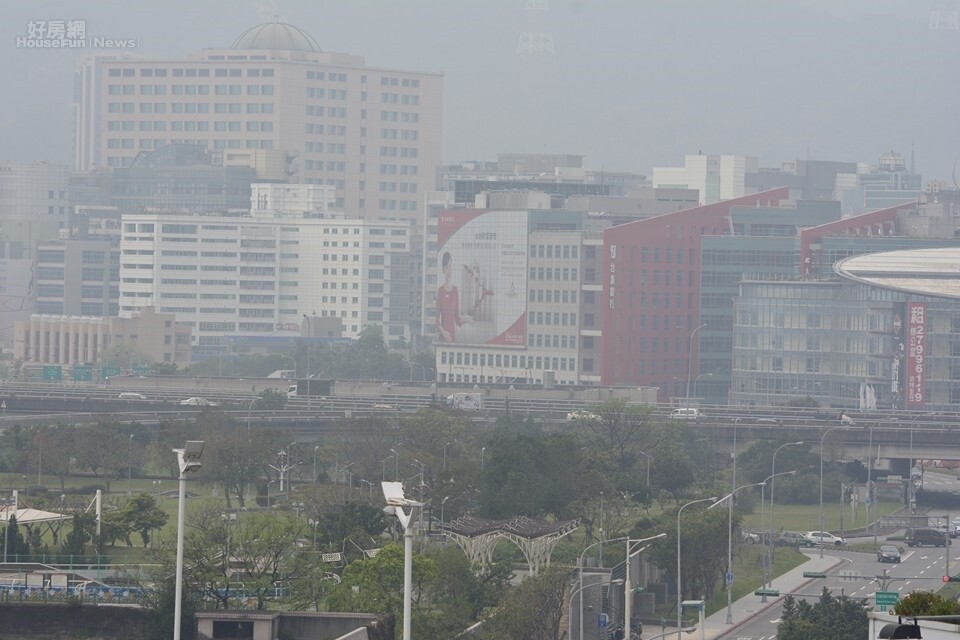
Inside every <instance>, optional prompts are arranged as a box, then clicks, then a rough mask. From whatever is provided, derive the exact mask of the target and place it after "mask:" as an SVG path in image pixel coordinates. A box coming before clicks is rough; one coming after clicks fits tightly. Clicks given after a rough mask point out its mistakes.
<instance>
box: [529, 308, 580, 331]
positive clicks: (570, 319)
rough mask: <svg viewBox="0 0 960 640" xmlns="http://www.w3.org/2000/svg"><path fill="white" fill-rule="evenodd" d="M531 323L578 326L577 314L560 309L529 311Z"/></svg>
mask: <svg viewBox="0 0 960 640" xmlns="http://www.w3.org/2000/svg"><path fill="white" fill-rule="evenodd" d="M527 317H528V318H529V319H530V324H531V325H554V326H559V327H575V326H577V314H575V313H567V312H560V311H553V312H550V311H530V312H528V313H527Z"/></svg>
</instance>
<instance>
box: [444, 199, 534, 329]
mask: <svg viewBox="0 0 960 640" xmlns="http://www.w3.org/2000/svg"><path fill="white" fill-rule="evenodd" d="M437 237H438V241H439V242H438V244H439V249H438V251H437V274H438V276H437V279H438V281H439V285H438V288H437V340H438V341H439V342H442V343H458V344H475V345H478V344H496V345H504V346H514V347H522V346H524V345H525V344H526V332H527V212H526V211H469V212H443V213H441V214H440V220H439V225H438V229H437Z"/></svg>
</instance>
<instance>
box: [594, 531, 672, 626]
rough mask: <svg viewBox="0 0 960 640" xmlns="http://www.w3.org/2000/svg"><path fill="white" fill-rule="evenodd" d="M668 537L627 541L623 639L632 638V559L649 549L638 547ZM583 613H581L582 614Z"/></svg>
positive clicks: (624, 570)
mask: <svg viewBox="0 0 960 640" xmlns="http://www.w3.org/2000/svg"><path fill="white" fill-rule="evenodd" d="M666 537H667V534H665V533H658V534H657V535H655V536H650V537H649V538H640V539H639V540H630V539H627V555H626V560H625V561H624V562H625V564H624V567H623V637H624V638H627V640H629V638H630V629H631V626H630V621H631V618H632V617H633V584H632V583H631V582H630V559H631V558H632V557H633V556H635V555H637V554H638V553H642V552H643V550H644V549H646V548H647V547H646V546H644V547H641V548H639V549H637V545H639V544H643V543H644V542H650V541H651V540H659V539H660V538H666ZM582 613H583V612H581V614H582Z"/></svg>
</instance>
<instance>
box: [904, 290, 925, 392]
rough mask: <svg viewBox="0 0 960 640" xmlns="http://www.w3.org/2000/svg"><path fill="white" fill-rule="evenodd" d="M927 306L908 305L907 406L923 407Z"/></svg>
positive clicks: (915, 303)
mask: <svg viewBox="0 0 960 640" xmlns="http://www.w3.org/2000/svg"><path fill="white" fill-rule="evenodd" d="M926 311H927V305H925V304H923V303H922V302H908V303H907V406H908V407H917V406H920V405H923V403H924V397H923V382H924V373H923V372H924V359H925V358H926V348H927V319H926V316H927V313H926Z"/></svg>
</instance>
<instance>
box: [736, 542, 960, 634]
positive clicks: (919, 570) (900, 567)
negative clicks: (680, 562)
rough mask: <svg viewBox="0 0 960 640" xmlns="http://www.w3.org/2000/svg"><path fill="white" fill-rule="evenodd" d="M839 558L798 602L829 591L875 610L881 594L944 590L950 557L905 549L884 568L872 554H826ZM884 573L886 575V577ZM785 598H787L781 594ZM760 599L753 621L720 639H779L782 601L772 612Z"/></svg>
mask: <svg viewBox="0 0 960 640" xmlns="http://www.w3.org/2000/svg"><path fill="white" fill-rule="evenodd" d="M826 554H827V555H832V556H834V557H836V558H837V561H838V563H839V564H838V566H837V567H835V568H834V569H833V570H831V571H829V572H828V573H827V577H826V578H825V579H823V578H820V579H816V578H815V579H813V580H811V581H809V582H808V583H807V584H806V586H804V587H803V588H802V589H800V590H799V591H796V592H794V593H793V594H792V595H793V596H794V598H796V599H798V600H807V601H808V602H811V603H813V602H814V601H816V599H817V598H819V597H820V593H821V591H822V590H823V588H824V587H826V588H827V589H828V590H829V591H830V592H831V593H832V594H833V595H835V596H839V595H846V596H849V597H851V598H857V599H864V600H867V601H868V602H869V604H870V605H871V606H872V605H873V604H874V594H875V593H876V592H877V591H896V592H898V593H900V594H902V595H906V594H908V593H910V592H911V591H914V590H917V589H923V590H930V591H935V590H938V589H940V587H942V586H943V575H944V570H945V566H946V554H945V553H944V549H943V548H931V547H922V548H917V549H904V553H903V557H902V561H901V562H900V564H891V563H886V564H881V563H880V562H877V558H876V556H875V555H874V554H871V553H858V552H845V551H833V550H830V551H828V552H826ZM950 570H951V573H956V572H957V571H958V570H960V560H958V559H957V558H951V559H950ZM884 571H885V572H886V573H884ZM781 595H785V594H781ZM755 597H756V599H757V611H758V612H759V611H761V610H762V613H760V614H759V615H757V616H756V617H755V618H753V619H752V620H750V621H748V622H746V623H745V624H743V625H741V626H739V627H738V628H736V629H734V630H732V631H730V632H729V633H727V634H724V635H722V636H718V637H719V638H724V639H727V638H729V639H731V640H772V639H773V638H775V637H776V635H777V625H778V624H779V622H780V616H781V614H782V611H783V607H782V600H781V601H780V602H778V603H777V604H775V605H773V606H771V607H770V608H768V609H765V610H764V609H763V607H764V605H763V604H762V603H761V598H760V597H759V596H755Z"/></svg>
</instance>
